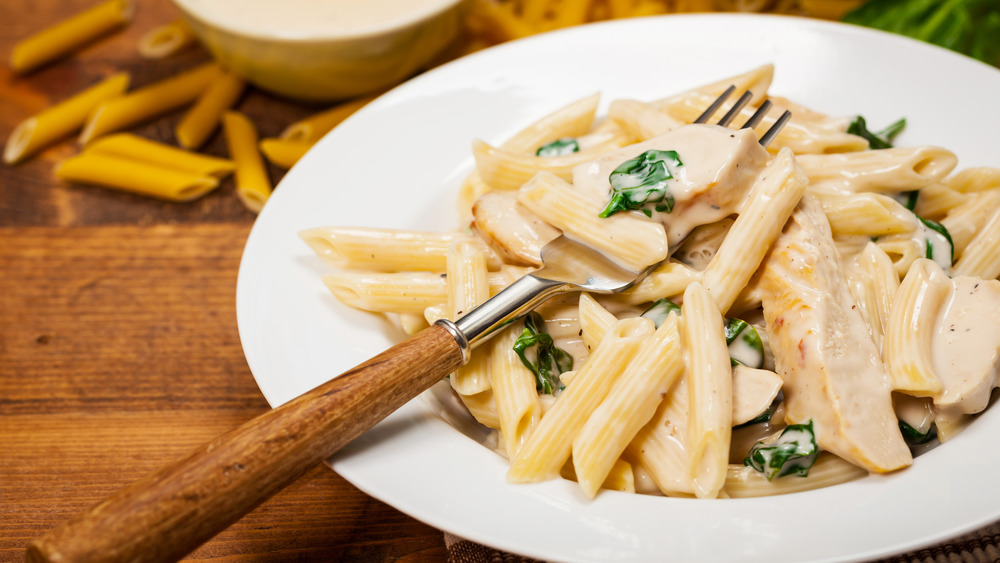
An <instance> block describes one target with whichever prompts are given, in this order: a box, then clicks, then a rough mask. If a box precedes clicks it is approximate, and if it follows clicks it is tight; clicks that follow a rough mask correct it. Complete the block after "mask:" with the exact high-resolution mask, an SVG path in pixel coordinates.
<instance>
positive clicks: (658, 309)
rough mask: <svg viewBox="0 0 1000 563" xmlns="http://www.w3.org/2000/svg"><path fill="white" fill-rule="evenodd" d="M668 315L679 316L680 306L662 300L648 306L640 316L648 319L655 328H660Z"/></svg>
mask: <svg viewBox="0 0 1000 563" xmlns="http://www.w3.org/2000/svg"><path fill="white" fill-rule="evenodd" d="M670 313H676V314H678V315H680V314H681V308H680V305H678V304H677V303H674V302H673V301H671V300H669V299H666V298H663V299H657V300H656V301H654V302H653V304H652V305H650V306H649V308H648V309H646V310H645V311H643V312H642V315H640V316H641V317H642V318H644V319H649V320H651V321H653V324H654V325H656V328H660V325H661V324H663V321H665V320H667V315H669V314H670Z"/></svg>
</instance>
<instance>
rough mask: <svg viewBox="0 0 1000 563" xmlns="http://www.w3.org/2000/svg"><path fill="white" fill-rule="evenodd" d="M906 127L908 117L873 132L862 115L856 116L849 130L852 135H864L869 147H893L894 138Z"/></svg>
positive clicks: (848, 127)
mask: <svg viewBox="0 0 1000 563" xmlns="http://www.w3.org/2000/svg"><path fill="white" fill-rule="evenodd" d="M905 127H906V118H905V117H904V118H903V119H900V120H899V121H896V122H895V123H893V124H891V125H889V126H888V127H886V128H885V129H883V130H881V131H878V132H876V133H872V132H871V131H869V130H868V124H867V123H866V122H865V118H863V117H861V116H860V115H859V116H857V117H856V118H854V121H852V122H851V124H850V125H848V126H847V132H848V133H850V134H851V135H857V136H859V137H864V138H865V139H866V140H867V141H868V148H872V149H891V148H892V140H893V139H895V138H896V135H899V133H900V132H901V131H902V130H903V129H904V128H905Z"/></svg>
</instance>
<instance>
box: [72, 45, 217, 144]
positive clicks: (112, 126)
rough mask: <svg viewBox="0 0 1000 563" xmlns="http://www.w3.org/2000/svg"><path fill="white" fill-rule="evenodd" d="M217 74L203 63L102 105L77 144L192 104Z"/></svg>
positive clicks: (211, 65) (213, 67)
mask: <svg viewBox="0 0 1000 563" xmlns="http://www.w3.org/2000/svg"><path fill="white" fill-rule="evenodd" d="M217 72H218V67H217V66H216V65H215V64H213V63H206V64H204V65H201V66H199V67H197V68H195V69H193V70H189V71H187V72H184V73H181V74H178V75H176V76H172V77H170V78H167V79H164V80H161V81H159V82H156V83H153V84H150V85H148V86H144V87H142V88H139V89H138V90H136V91H134V92H131V93H129V94H127V95H125V96H122V97H120V98H114V99H111V100H108V101H106V102H104V103H102V104H101V105H99V106H97V108H96V109H94V111H93V112H92V113H91V114H90V117H88V118H87V123H86V124H85V125H84V127H83V132H82V133H80V144H82V145H86V144H87V143H89V142H90V141H92V140H94V139H96V138H97V137H100V136H101V135H106V134H108V133H112V132H115V131H120V130H122V129H127V128H129V127H131V126H133V125H136V124H138V123H141V122H143V121H146V120H147V119H152V118H153V117H156V116H158V115H160V114H163V113H166V112H168V111H170V110H173V109H176V108H178V107H180V106H182V105H184V104H187V103H190V102H192V101H194V100H195V99H196V98H197V97H198V96H199V95H200V94H201V93H202V92H203V91H204V90H205V88H207V87H208V85H209V83H210V82H211V81H212V78H213V77H214V76H215V74H216V73H217Z"/></svg>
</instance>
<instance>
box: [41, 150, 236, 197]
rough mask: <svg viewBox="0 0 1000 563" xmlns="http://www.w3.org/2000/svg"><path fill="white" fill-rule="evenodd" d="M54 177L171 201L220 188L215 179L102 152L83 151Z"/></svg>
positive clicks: (196, 195) (61, 165) (63, 165)
mask: <svg viewBox="0 0 1000 563" xmlns="http://www.w3.org/2000/svg"><path fill="white" fill-rule="evenodd" d="M55 174H56V176H58V177H59V178H60V179H61V180H64V181H66V182H73V183H80V184H95V185H98V186H104V187H107V188H114V189H118V190H122V191H126V192H132V193H135V194H140V195H146V196H151V197H156V198H160V199H166V200H169V201H190V200H192V199H196V198H199V197H201V196H203V195H205V194H207V193H208V192H210V191H212V190H214V189H215V188H217V187H218V185H219V180H218V178H215V177H213V176H207V175H204V174H195V173H191V172H187V171H182V170H178V169H175V168H164V167H162V166H158V165H156V164H150V163H148V162H141V161H136V160H132V159H129V158H125V157H121V156H117V155H114V154H105V153H100V152H97V153H91V152H84V153H83V154H80V155H77V156H74V157H71V158H69V159H67V160H64V161H63V162H61V163H60V164H59V165H57V166H56V169H55Z"/></svg>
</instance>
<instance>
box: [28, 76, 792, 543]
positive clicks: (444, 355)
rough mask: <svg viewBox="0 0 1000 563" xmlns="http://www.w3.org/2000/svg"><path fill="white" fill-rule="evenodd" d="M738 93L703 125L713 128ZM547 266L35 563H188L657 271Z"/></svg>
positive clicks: (579, 247)
mask: <svg viewBox="0 0 1000 563" xmlns="http://www.w3.org/2000/svg"><path fill="white" fill-rule="evenodd" d="M733 91H735V87H733V86H730V87H729V88H728V89H727V90H726V91H725V92H724V93H723V94H722V95H721V96H719V98H718V99H717V100H716V101H715V102H713V103H712V104H711V105H710V106H709V107H708V109H706V110H705V112H704V113H703V114H702V115H701V116H700V117H699V118H698V119H697V120H696V123H706V122H708V120H709V119H711V117H712V115H713V114H714V113H715V112H716V111H717V110H718V109H719V108H720V107H721V106H722V105H723V103H724V102H725V100H726V99H727V98H728V97H729V96H730V95H731V94H732V93H733ZM751 97H752V95H751V94H750V92H746V93H744V94H743V96H741V97H740V98H739V99H738V100H737V101H736V103H734V104H733V106H732V107H731V108H730V109H729V111H728V112H727V113H726V114H725V115H724V116H723V117H722V118H721V119H720V120H719V121H718V124H720V125H723V126H727V125H728V124H729V123H730V122H731V121H732V120H733V119H734V118H735V117H736V116H737V115H738V114H739V113H740V111H741V110H742V109H743V107H744V106H745V105H746V104H747V103H748V102H749V101H750V98H751ZM770 106H771V104H770V102H768V101H765V102H763V103H762V104H761V105H760V107H759V108H758V110H757V111H756V112H755V113H754V114H753V116H751V117H750V119H748V120H747V122H746V123H744V124H743V126H742V127H754V126H756V125H757V124H759V122H760V121H761V120H762V119H763V118H764V115H765V114H766V113H767V112H768V111H769V109H770ZM790 117H791V113H790V112H788V111H786V112H784V114H782V115H781V117H779V118H778V119H777V120H776V121H775V123H774V124H773V125H772V126H771V127H770V128H769V129H768V131H767V132H766V133H764V135H762V136H761V138H760V143H761V144H762V145H764V146H766V145H767V144H768V143H770V142H771V141H772V140H773V139H774V137H775V135H777V134H778V131H780V130H781V128H782V127H783V126H784V125H785V123H786V122H787V121H788V119H789V118H790ZM541 257H542V262H543V267H542V268H541V269H539V270H536V271H535V272H533V273H531V274H528V275H526V276H524V277H522V278H521V279H519V280H517V281H516V282H514V283H513V284H511V286H510V287H508V288H507V289H505V290H504V291H502V292H500V293H499V294H497V295H496V296H495V297H493V298H491V299H490V300H488V301H486V302H485V303H483V304H482V305H480V306H479V307H477V308H475V309H473V310H472V311H469V313H467V314H466V315H465V316H463V317H461V318H459V319H458V320H456V321H450V320H440V321H438V322H437V323H435V324H434V325H433V326H431V327H429V328H427V329H425V330H424V331H422V332H420V333H419V334H417V335H415V336H412V337H410V338H409V339H407V340H405V341H403V342H401V343H399V344H397V345H396V346H393V347H392V348H390V349H388V350H386V351H385V352H382V353H381V354H379V355H377V356H375V357H374V358H372V359H370V360H368V361H367V362H364V363H363V364H361V365H359V366H357V367H355V368H352V369H350V370H348V371H346V372H344V373H342V374H341V375H339V376H337V377H335V378H334V379H332V380H330V381H328V382H326V383H324V384H322V385H320V386H319V387H317V388H315V389H313V390H312V391H309V392H307V393H305V394H303V395H301V396H299V397H297V398H295V399H293V400H291V401H289V402H288V403H286V404H284V405H281V406H279V407H277V408H275V409H273V410H271V411H268V412H266V413H264V414H262V415H260V416H258V417H256V418H254V419H252V420H250V421H249V422H247V423H245V424H244V425H242V426H240V427H238V428H236V429H233V430H231V431H230V432H228V433H226V434H224V435H222V436H220V437H218V438H216V439H215V440H213V441H212V442H209V443H208V444H206V445H204V446H202V447H201V448H199V449H197V450H195V451H194V452H193V453H192V454H191V455H189V456H188V457H186V458H184V459H182V460H180V461H178V462H177V463H175V464H174V465H172V466H168V467H166V468H164V469H162V470H160V471H159V472H157V473H154V474H152V475H150V476H148V477H146V478H144V479H142V480H140V481H137V482H135V483H133V484H131V485H129V486H128V487H126V488H124V489H122V490H121V491H119V492H118V493H116V494H115V495H114V496H112V497H110V498H109V499H107V500H105V501H103V502H101V503H99V504H97V505H95V506H94V507H92V508H90V509H89V510H88V511H86V512H84V513H83V514H81V515H79V516H77V517H76V518H74V519H72V520H70V521H68V522H66V523H64V524H62V525H60V526H59V527H57V528H55V529H53V530H51V531H49V532H48V533H47V534H45V535H43V536H41V537H40V538H37V539H36V540H34V541H33V542H32V543H31V544H30V545H29V547H28V552H27V559H28V560H29V561H78V560H101V561H172V560H175V559H179V558H181V557H183V556H184V555H185V554H187V553H189V552H190V551H191V550H193V549H194V548H196V547H197V546H198V545H200V544H201V543H203V542H205V541H207V540H208V539H209V538H211V537H212V536H214V535H215V534H217V533H218V532H220V531H222V530H223V529H225V528H226V527H228V526H229V525H230V524H232V523H234V522H235V521H237V520H238V519H239V518H240V517H242V516H243V515H245V514H246V513H248V512H250V511H251V510H252V509H253V508H254V507H256V506H257V505H259V504H260V503H262V502H263V501H265V500H267V499H268V498H270V497H271V496H273V495H274V494H276V493H277V492H278V491H280V490H281V489H283V488H284V487H286V486H287V485H289V484H291V483H292V482H293V481H294V480H296V479H298V478H299V477H300V476H302V475H303V474H305V473H306V472H307V471H308V470H309V469H311V468H312V467H313V466H314V465H316V464H317V463H319V462H321V461H322V460H325V459H327V458H329V457H330V456H332V455H333V454H334V453H336V452H337V451H338V450H339V449H340V448H342V447H343V446H345V445H346V444H348V443H349V442H351V441H352V440H353V439H354V438H356V437H358V436H360V435H361V434H362V433H363V432H365V431H366V430H368V429H369V428H371V427H372V426H374V425H375V424H377V423H378V422H379V421H380V420H382V419H383V418H385V417H386V416H388V415H389V414H390V413H391V412H393V411H395V410H396V409H398V408H399V407H401V406H402V405H403V404H405V403H406V402H407V401H409V400H410V399H412V398H414V397H416V396H417V395H419V394H420V393H421V392H423V391H424V390H426V389H428V388H429V387H430V386H431V385H433V384H434V383H435V382H437V381H439V380H440V379H441V378H442V377H444V376H445V375H446V374H448V373H451V372H453V371H454V370H455V369H456V368H458V367H460V366H462V365H463V364H465V363H466V362H468V360H469V358H470V355H471V352H472V350H473V349H474V348H475V347H476V346H478V345H479V344H481V343H482V342H483V341H485V340H486V339H488V338H489V337H490V336H492V335H493V334H495V333H496V332H497V331H498V330H499V329H501V328H503V327H505V326H506V325H507V324H509V323H511V322H513V321H514V320H516V319H518V318H519V317H521V316H523V315H525V314H527V313H528V312H530V311H531V310H533V309H534V308H535V307H537V306H538V305H540V304H541V303H542V302H544V301H545V300H547V299H549V298H551V297H553V296H555V295H558V294H562V293H566V292H571V291H587V292H590V293H599V294H612V293H619V292H621V291H624V290H626V289H628V288H629V287H631V286H633V285H634V284H636V283H637V282H639V281H640V280H642V279H643V278H644V277H645V276H646V275H647V274H648V273H649V271H651V270H652V269H653V268H654V267H655V266H656V265H653V266H650V267H649V268H647V269H645V270H643V271H638V272H637V271H632V270H629V269H626V268H623V267H621V266H619V265H617V264H616V263H614V262H613V261H612V260H611V259H609V258H608V257H606V256H604V255H603V254H601V253H600V252H598V251H597V250H594V249H592V248H590V247H588V246H585V245H583V244H581V243H579V242H576V241H573V240H572V239H570V238H568V237H566V236H559V237H557V238H556V239H555V240H553V241H551V242H550V243H548V244H547V245H546V246H545V247H544V248H542V252H541Z"/></svg>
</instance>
